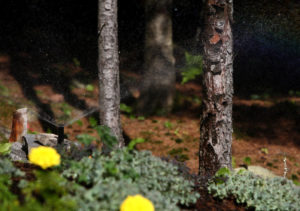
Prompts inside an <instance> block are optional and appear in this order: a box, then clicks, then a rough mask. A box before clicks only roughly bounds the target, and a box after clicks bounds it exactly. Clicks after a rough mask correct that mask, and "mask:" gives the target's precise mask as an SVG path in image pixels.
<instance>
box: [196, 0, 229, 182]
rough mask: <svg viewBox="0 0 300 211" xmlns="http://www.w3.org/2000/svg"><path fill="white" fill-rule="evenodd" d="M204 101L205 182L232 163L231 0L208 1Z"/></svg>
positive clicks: (201, 153)
mask: <svg viewBox="0 0 300 211" xmlns="http://www.w3.org/2000/svg"><path fill="white" fill-rule="evenodd" d="M204 6H205V8H204V9H205V10H204V13H205V17H204V20H205V26H204V33H203V36H202V39H203V45H204V61H203V63H204V66H203V70H204V75H203V104H202V116H201V123H200V150H199V176H200V179H202V184H203V185H205V184H206V182H207V180H209V179H210V178H211V177H212V176H213V175H214V174H215V173H216V171H218V170H219V169H220V168H221V167H228V168H230V169H231V168H232V166H231V144H232V131H233V130H232V95H233V78H232V72H233V67H232V62H233V58H232V32H231V22H232V12H233V3H232V0H205V5H204Z"/></svg>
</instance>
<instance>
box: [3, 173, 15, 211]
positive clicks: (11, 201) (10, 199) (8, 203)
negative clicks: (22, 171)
mask: <svg viewBox="0 0 300 211" xmlns="http://www.w3.org/2000/svg"><path fill="white" fill-rule="evenodd" d="M11 184H12V181H11V179H10V177H9V176H8V175H3V174H0V193H1V194H0V204H1V206H0V211H2V210H3V211H6V210H16V209H17V207H18V205H19V202H18V199H17V196H16V195H14V194H13V193H11V192H10V190H9V187H10V186H11Z"/></svg>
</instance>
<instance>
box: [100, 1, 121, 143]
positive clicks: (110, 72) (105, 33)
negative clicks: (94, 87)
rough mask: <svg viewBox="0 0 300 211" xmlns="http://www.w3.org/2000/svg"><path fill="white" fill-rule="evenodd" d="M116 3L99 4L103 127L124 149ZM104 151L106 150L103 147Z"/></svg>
mask: <svg viewBox="0 0 300 211" xmlns="http://www.w3.org/2000/svg"><path fill="white" fill-rule="evenodd" d="M117 8H118V7H117V0H98V13H99V14H98V33H99V38H98V50H99V52H98V53H99V58H98V71H99V72H98V76H99V88H100V96H99V101H100V123H101V125H105V126H107V127H109V128H110V129H111V132H112V134H113V135H115V136H116V137H117V138H118V141H119V143H118V147H123V146H124V139H123V136H122V129H121V122H120V84H119V50H118V21H117V12H118V10H117ZM104 148H105V146H104Z"/></svg>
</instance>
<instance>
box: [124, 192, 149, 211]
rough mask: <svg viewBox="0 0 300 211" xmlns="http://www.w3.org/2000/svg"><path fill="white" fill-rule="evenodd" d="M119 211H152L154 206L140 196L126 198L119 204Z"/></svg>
mask: <svg viewBox="0 0 300 211" xmlns="http://www.w3.org/2000/svg"><path fill="white" fill-rule="evenodd" d="M120 211H154V206H153V204H152V202H151V201H150V200H149V199H147V198H145V197H143V196H142V195H135V196H127V198H126V199H125V200H124V201H123V203H122V204H121V207H120Z"/></svg>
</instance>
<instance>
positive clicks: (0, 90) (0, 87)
mask: <svg viewBox="0 0 300 211" xmlns="http://www.w3.org/2000/svg"><path fill="white" fill-rule="evenodd" d="M0 94H1V95H3V96H8V95H9V90H8V88H7V87H6V86H3V85H2V84H0Z"/></svg>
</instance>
